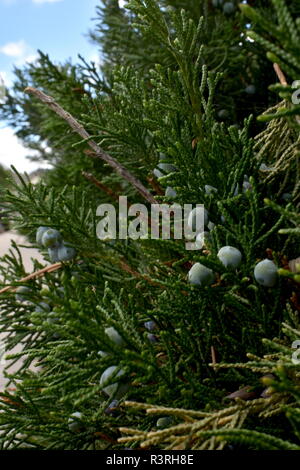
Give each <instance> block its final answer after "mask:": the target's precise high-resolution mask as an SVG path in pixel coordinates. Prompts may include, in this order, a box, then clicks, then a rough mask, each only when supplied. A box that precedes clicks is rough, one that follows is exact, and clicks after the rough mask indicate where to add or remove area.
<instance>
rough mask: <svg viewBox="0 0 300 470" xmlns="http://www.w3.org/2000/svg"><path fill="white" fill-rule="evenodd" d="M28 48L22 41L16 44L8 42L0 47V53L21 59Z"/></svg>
mask: <svg viewBox="0 0 300 470" xmlns="http://www.w3.org/2000/svg"><path fill="white" fill-rule="evenodd" d="M27 49H28V46H27V44H26V42H25V41H24V39H21V41H17V42H8V43H6V44H4V46H1V47H0V53H2V54H4V55H7V56H9V57H22V56H24V54H25V53H26V50H27Z"/></svg>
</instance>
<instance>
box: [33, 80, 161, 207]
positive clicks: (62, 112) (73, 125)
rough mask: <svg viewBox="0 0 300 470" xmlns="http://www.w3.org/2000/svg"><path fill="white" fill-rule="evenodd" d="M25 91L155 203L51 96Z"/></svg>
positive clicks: (96, 154) (40, 92) (149, 194)
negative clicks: (63, 121) (59, 118)
mask: <svg viewBox="0 0 300 470" xmlns="http://www.w3.org/2000/svg"><path fill="white" fill-rule="evenodd" d="M25 93H29V94H30V95H34V96H35V97H36V98H38V99H39V100H40V101H41V102H42V103H45V104H46V105H47V106H48V107H49V108H50V109H52V110H53V111H54V112H55V113H56V114H58V116H60V117H61V118H62V119H64V120H65V121H66V122H67V123H68V124H69V126H70V127H71V128H72V129H73V130H74V131H75V132H77V134H79V135H80V137H82V138H83V139H84V140H86V141H87V144H88V145H89V146H90V147H91V148H92V149H93V151H94V152H95V156H96V157H98V158H100V159H101V160H103V161H105V162H106V163H108V164H109V165H110V166H111V167H112V168H113V169H114V170H115V171H116V172H117V173H119V175H120V176H121V177H122V178H124V179H125V180H127V181H128V182H129V183H130V184H132V185H133V186H134V187H135V188H136V190H137V191H138V192H139V193H140V194H141V195H142V196H143V198H144V199H146V200H147V201H148V202H150V203H151V204H157V201H156V200H155V199H154V197H153V196H152V194H151V193H150V192H149V191H148V189H147V188H146V187H145V186H144V185H143V184H142V183H141V181H139V180H138V179H137V178H136V177H135V176H133V175H132V174H131V173H130V172H129V171H128V170H126V168H124V167H123V165H121V164H120V163H119V162H118V161H117V160H115V159H114V158H113V157H111V156H110V155H109V154H108V153H106V152H104V150H103V149H102V148H101V147H99V145H97V144H96V142H95V141H94V140H92V139H91V136H90V135H89V133H88V132H87V131H86V130H85V129H84V127H83V126H82V125H81V124H79V122H78V121H76V119H75V118H74V117H73V116H72V115H71V114H70V113H68V112H67V111H65V110H64V109H63V108H62V107H61V106H60V105H59V104H57V103H56V101H54V99H53V98H52V97H51V96H48V95H46V94H45V93H43V92H42V91H40V90H37V89H36V88H32V87H27V88H26V89H25Z"/></svg>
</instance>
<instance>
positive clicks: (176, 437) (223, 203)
mask: <svg viewBox="0 0 300 470" xmlns="http://www.w3.org/2000/svg"><path fill="white" fill-rule="evenodd" d="M257 3H258V4H259V5H258V7H260V6H261V5H260V4H261V3H262V4H264V3H265V2H257ZM274 4H275V6H276V9H275V10H272V12H270V15H272V17H273V15H274V17H275V15H276V14H277V15H278V18H279V22H280V28H281V29H282V25H283V24H285V27H289V28H291V29H293V27H294V26H293V25H294V19H293V15H295V12H294V11H292V16H287V13H286V11H287V10H286V9H285V7H284V8H283V6H282V2H275V1H274ZM259 10H260V8H258V11H259ZM255 11H256V10H255ZM244 12H245V13H247V14H249V15H252V17H251V20H252V21H253V22H254V21H255V23H256V22H258V23H259V21H261V18H263V16H262V15H260V16H257V15H259V13H255V15H256V16H253V13H252V10H251V11H250V13H249V9H246V10H245V8H244ZM97 13H98V21H99V20H101V21H102V23H101V24H99V23H97V26H96V28H95V30H94V31H93V32H92V33H91V36H92V38H93V40H94V41H96V42H97V43H98V44H99V46H100V47H101V49H102V52H103V54H104V65H103V67H102V68H101V70H98V69H97V66H96V65H95V64H89V63H87V62H86V61H85V60H84V59H83V58H81V60H80V63H79V64H77V65H73V64H71V63H66V64H64V65H60V64H55V63H54V62H53V61H51V60H50V58H49V57H48V56H47V55H46V54H44V53H40V57H39V61H38V63H36V64H32V65H28V66H26V67H25V68H24V69H22V70H16V83H15V85H14V90H13V92H12V93H11V94H10V95H9V97H8V101H7V103H6V104H5V105H4V106H3V107H2V111H1V112H2V117H5V118H6V119H8V120H10V122H11V123H12V122H13V123H14V125H15V126H16V128H17V134H18V136H19V137H20V138H22V139H23V141H24V142H25V144H26V145H28V147H30V148H34V149H35V150H37V151H38V152H39V157H38V158H39V159H41V160H46V161H48V162H50V163H51V164H52V166H53V168H52V169H51V170H50V171H49V172H47V174H46V175H45V176H44V177H43V178H42V181H41V182H40V183H38V184H35V185H33V184H32V183H31V182H30V181H29V180H28V179H27V178H26V177H24V178H23V177H22V176H21V175H18V178H17V179H18V181H17V182H16V184H15V185H14V186H13V187H12V188H10V189H9V190H8V191H6V194H5V201H4V204H3V205H4V209H5V212H6V214H8V215H9V216H10V218H11V220H12V223H13V226H14V228H16V229H17V230H21V231H22V233H25V234H26V235H27V237H28V241H29V242H30V245H31V246H37V245H36V241H35V235H36V230H37V229H38V227H40V226H47V227H51V228H53V229H56V230H59V232H60V233H61V235H62V237H63V239H64V241H65V242H66V243H68V244H69V245H70V246H71V247H73V248H75V249H76V253H77V256H76V258H74V259H73V260H71V261H69V262H66V263H62V264H54V265H50V266H47V267H46V268H45V265H44V264H43V265H42V264H39V263H37V262H35V265H34V273H33V274H31V275H29V276H28V273H26V272H25V269H24V266H23V262H22V259H21V257H20V252H19V249H18V247H17V246H13V247H12V249H11V251H10V252H9V253H8V254H7V255H6V256H5V257H3V259H2V260H1V265H0V273H1V277H2V285H3V287H6V289H4V291H3V292H2V293H1V294H0V305H1V318H0V325H1V333H3V334H4V335H5V345H6V350H7V351H8V353H9V357H8V359H7V361H8V364H7V365H8V366H9V365H10V364H11V363H12V362H15V361H17V360H20V359H21V362H18V366H17V370H16V371H15V372H13V373H12V372H9V367H8V368H7V371H6V376H7V379H8V386H9V387H7V388H6V390H5V391H4V392H3V393H2V394H1V396H2V400H1V402H0V409H1V413H0V446H1V448H2V449H7V448H8V449H12V448H23V447H27V446H29V447H32V448H35V449H82V450H83V449H94V448H95V449H105V448H114V449H118V448H122V445H123V444H124V442H126V443H127V445H128V443H129V445H131V446H132V447H133V448H135V447H137V446H139V445H140V444H141V445H142V446H145V447H149V446H150V447H151V446H154V447H159V448H164V449H169V448H177V446H179V447H178V448H196V449H215V448H219V449H223V448H227V447H228V445H229V443H230V442H233V443H237V444H238V445H240V446H241V447H242V448H243V449H256V448H258V449H286V450H287V449H293V450H294V449H297V450H298V449H299V430H298V427H299V426H298V425H299V413H300V412H299V372H298V369H297V367H298V368H299V366H298V365H297V364H294V363H293V362H292V361H291V355H292V350H291V343H292V341H294V340H296V339H297V338H298V337H299V295H300V293H299V283H298V279H297V274H298V273H297V272H296V273H293V274H292V273H291V271H288V270H287V267H288V262H289V261H290V260H292V259H295V258H296V257H297V256H299V252H298V251H297V250H298V249H299V239H298V238H297V236H298V235H299V223H298V222H299V220H298V219H299V215H298V207H299V157H298V133H297V129H296V128H295V126H294V125H293V122H291V120H286V119H283V118H281V119H278V120H272V121H271V122H270V123H269V124H268V125H267V126H266V127H265V128H262V127H261V126H262V125H261V124H257V123H256V122H255V120H254V119H253V114H254V115H255V116H257V114H258V113H261V112H262V111H265V110H266V108H269V106H270V105H272V104H273V103H272V99H271V97H270V95H269V94H268V91H267V90H268V86H269V85H270V84H271V82H272V81H273V77H272V76H270V74H269V75H268V73H267V72H268V71H270V69H271V66H270V64H269V62H268V61H267V60H265V58H264V53H263V51H262V50H261V49H260V43H261V42H262V41H258V40H257V41H255V42H254V43H250V42H249V41H247V40H246V38H245V34H244V33H243V34H244V35H243V36H241V33H242V31H244V27H245V17H244V16H243V15H242V14H241V13H240V12H239V10H238V9H236V11H235V13H234V15H232V16H229V15H224V13H223V12H222V10H221V9H216V8H214V7H213V6H212V3H211V2H210V1H201V2H195V1H192V0H190V1H188V2H182V1H180V0H178V1H176V2H168V1H161V2H156V1H155V2H154V1H153V0H145V1H142V0H132V1H130V2H128V9H127V10H126V11H125V10H123V9H120V8H119V7H118V4H117V2H116V1H111V0H110V1H108V0H107V1H105V2H103V5H102V6H101V7H98V9H97ZM256 20H257V21H256ZM259 24H260V28H262V29H263V28H265V27H266V26H268V23H266V22H265V20H264V22H262V23H259ZM295 24H297V23H295ZM280 28H277V27H275V26H274V27H273V28H272V29H269V34H272V35H275V33H276V34H277V33H278V31H279V30H280ZM277 30H278V31H277ZM280 31H281V30H280ZM260 32H261V31H260ZM294 32H295V31H294ZM278 34H279V33H278ZM274 37H276V40H278V41H283V37H284V41H283V42H282V47H283V50H284V51H287V52H286V53H287V54H289V53H290V52H289V51H290V47H292V46H291V45H292V44H294V43H295V36H293V37H292V36H291V39H290V40H289V38H288V37H286V36H284V35H283V33H282V34H279V36H278V37H277V36H274ZM270 40H271V39H270ZM271 44H272V45H273V42H272V41H271ZM276 47H278V46H276ZM288 57H290V56H288ZM290 65H292V62H291V63H290ZM297 66H298V62H297ZM287 72H288V70H287ZM248 84H255V86H256V87H257V90H258V91H257V94H255V96H254V97H253V99H252V98H251V99H249V96H246V92H245V86H246V85H248ZM26 86H32V87H37V88H40V89H41V90H43V91H44V92H46V93H48V94H50V95H51V96H52V97H53V98H54V99H55V100H56V101H57V103H59V104H60V105H61V106H62V107H63V108H64V109H66V111H68V112H70V113H71V114H72V115H74V116H75V117H76V118H77V119H78V120H79V121H80V123H81V124H82V125H83V126H84V127H85V128H86V130H87V131H88V132H89V134H90V135H91V136H92V138H93V140H94V141H95V142H96V143H97V144H99V145H100V146H101V148H102V149H104V150H105V151H106V152H108V153H109V154H110V155H111V156H113V157H114V158H115V159H116V160H118V162H120V163H121V164H122V165H124V166H125V167H126V168H127V169H128V170H129V171H131V172H132V173H133V174H134V175H135V176H136V177H137V178H139V180H140V181H141V182H142V183H143V184H144V185H145V186H146V187H147V188H148V189H149V191H151V192H152V194H153V196H154V197H155V198H156V199H157V201H158V202H173V200H172V198H171V197H170V196H167V193H166V188H167V187H171V188H173V189H175V190H176V194H177V196H176V202H179V203H181V204H185V203H190V204H196V203H203V204H204V205H205V208H206V209H207V211H208V214H209V220H210V222H211V223H213V224H214V225H213V226H211V229H210V239H209V240H208V241H207V243H206V246H205V247H204V248H203V249H201V250H200V251H188V250H186V249H185V243H184V240H173V239H171V240H150V239H145V240H131V239H126V240H107V241H102V240H99V239H98V238H97V230H96V229H97V223H98V218H97V217H96V210H97V207H98V206H99V204H101V203H103V202H110V203H113V204H115V205H116V200H117V199H118V196H119V195H126V196H128V201H129V203H133V202H144V201H143V200H142V197H141V195H138V194H137V193H136V191H135V189H134V188H133V187H131V186H130V185H129V183H128V182H127V181H125V180H123V179H122V178H121V177H120V176H119V175H118V174H116V173H114V172H112V169H111V168H108V166H107V165H105V164H104V163H103V162H102V161H101V160H100V159H99V158H93V157H94V155H93V154H92V153H91V151H90V150H89V149H88V147H87V142H86V141H79V139H78V137H77V136H76V135H75V134H74V133H73V132H71V131H70V129H69V128H68V125H67V123H66V122H65V121H63V120H61V119H60V118H58V117H57V116H55V114H54V113H53V111H52V110H51V109H50V108H48V107H47V106H45V105H44V104H42V103H40V102H38V101H37V100H36V99H35V98H29V97H28V95H26V94H25V93H24V88H25V87H26ZM256 95H257V96H256ZM273 98H274V96H273ZM279 106H280V105H278V104H277V103H276V104H274V106H273V107H271V108H269V111H267V112H269V113H270V112H272V111H274V110H275V109H277V108H278V107H279ZM220 111H225V113H220ZM226 113H227V114H226ZM224 116H227V117H224ZM234 123H235V124H234ZM162 157H165V160H164V162H165V163H169V164H172V165H173V166H174V168H175V170H174V171H172V172H170V173H168V174H166V175H164V176H162V177H160V178H158V179H156V178H155V177H154V176H153V170H154V169H155V168H156V167H157V164H158V163H159V161H160V162H161V160H160V159H161V158H162ZM262 164H263V166H262ZM206 185H211V186H213V187H215V188H216V189H217V191H213V192H211V193H208V192H207V190H206V188H205V186H206ZM286 193H288V194H290V198H289V201H286V199H284V198H283V196H284V194H286ZM285 234H286V235H287V236H285ZM225 245H231V246H234V247H236V248H238V249H239V250H240V252H241V253H242V262H241V265H240V266H239V267H238V268H237V269H235V270H231V269H226V268H225V267H224V266H223V265H222V263H221V262H220V261H219V259H218V257H217V253H218V251H219V249H220V248H221V247H222V246H225ZM38 248H39V249H40V250H41V252H42V253H43V255H44V257H45V264H46V263H47V264H49V255H48V252H47V250H43V248H41V247H38ZM264 258H269V259H273V260H274V262H275V263H276V265H277V266H278V268H280V269H279V273H280V274H285V275H284V276H278V280H277V282H276V285H275V286H274V287H272V288H266V287H263V286H261V285H259V284H258V283H257V282H256V281H255V278H254V268H255V265H256V264H257V262H258V261H260V260H262V259H264ZM195 262H200V263H202V264H203V265H204V266H206V267H208V268H210V269H211V270H213V272H214V273H215V282H214V283H213V284H212V285H210V286H204V287H200V286H193V285H191V284H189V283H188V281H187V279H188V272H189V270H190V268H191V267H192V265H193V263H195ZM286 272H288V275H286ZM19 287H27V290H25V292H24V290H23V291H22V292H20V291H19V290H18V288H19ZM16 289H17V292H16ZM44 304H46V307H45V305H44ZM43 306H44V307H43ZM149 320H151V321H154V322H155V325H156V328H155V330H154V331H153V332H152V336H150V337H149V331H147V328H146V327H145V325H144V323H145V322H147V321H149ZM282 322H284V328H283V329H282ZM111 327H113V328H114V329H115V330H116V331H117V332H118V333H119V335H120V336H121V337H122V339H123V343H122V344H116V343H115V342H114V341H113V340H111V339H110V338H109V337H108V335H107V334H106V333H105V329H106V328H111ZM274 337H277V338H278V339H277V340H276V341H271V340H273V339H274ZM263 338H265V340H264V341H263ZM16 345H18V346H19V347H20V348H21V351H20V352H18V353H14V354H11V351H12V349H13V348H14V347H15V346H16ZM266 348H268V349H271V348H275V351H276V352H275V353H274V354H269V351H267V355H266ZM247 355H248V358H249V362H246V359H247ZM111 366H117V370H122V371H123V372H124V373H123V376H122V377H121V378H120V377H118V379H117V380H118V382H120V383H121V382H124V384H125V383H126V384H128V385H129V388H128V390H127V392H126V394H125V395H124V397H123V398H122V399H118V403H117V404H115V406H114V408H115V409H109V406H110V405H111V403H112V400H113V398H114V397H113V396H112V397H109V398H108V396H107V394H106V393H105V390H104V389H105V388H106V386H107V385H110V384H112V383H114V382H115V381H116V377H112V378H111V379H110V380H109V381H108V382H107V383H106V384H104V385H103V384H102V385H100V377H101V376H102V374H103V372H104V371H105V370H106V369H107V368H108V367H111ZM258 374H259V376H258ZM265 374H272V380H271V382H270V384H268V386H269V387H271V388H272V393H271V394H270V396H267V397H266V396H265V397H264V396H261V393H262V392H263V387H264V386H263V385H262V383H261V381H260V378H261V376H262V375H265ZM264 380H265V379H264ZM243 386H247V387H250V388H251V390H253V391H254V392H253V393H255V394H256V395H255V399H254V400H251V401H250V400H248V399H245V400H242V399H238V400H236V402H235V403H234V404H233V405H232V404H230V405H228V404H227V403H228V402H226V397H227V399H228V394H229V393H230V392H232V390H235V389H237V388H241V387H243ZM127 400H131V402H129V403H128V402H127ZM132 408H133V409H134V410H132ZM145 409H147V410H148V413H147V415H145V414H144V413H143V410H145ZM74 412H80V413H81V418H80V423H79V424H78V426H77V427H78V430H77V431H76V432H75V431H74V430H72V428H71V427H70V422H69V419H70V416H71V415H72V414H73V413H74ZM158 414H159V415H162V416H166V415H167V416H168V415H172V416H173V417H174V422H172V424H171V427H170V428H167V429H163V430H157V431H156V432H153V430H155V426H156V421H157V415H158ZM261 420H263V423H262V422H261ZM137 428H138V430H139V431H138V433H136V431H135V430H136V429H137ZM128 430H129V431H128ZM2 431H5V432H4V433H2V434H1V432H2ZM182 431H184V433H183V434H182ZM129 432H130V433H131V437H130V438H128V437H124V435H126V434H127V433H129ZM132 433H133V434H132Z"/></svg>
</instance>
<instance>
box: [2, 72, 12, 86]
mask: <svg viewBox="0 0 300 470" xmlns="http://www.w3.org/2000/svg"><path fill="white" fill-rule="evenodd" d="M1 78H2V80H3V82H4V85H5V87H6V88H10V87H11V86H12V84H13V80H12V79H13V77H12V74H11V73H10V72H7V71H4V70H0V82H1Z"/></svg>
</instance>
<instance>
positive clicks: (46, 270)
mask: <svg viewBox="0 0 300 470" xmlns="http://www.w3.org/2000/svg"><path fill="white" fill-rule="evenodd" d="M61 266H62V263H55V264H51V265H50V266H46V267H45V268H43V269H40V270H39V271H36V272H34V273H31V274H28V276H26V277H23V278H22V279H20V280H19V281H18V282H19V283H20V284H22V283H24V282H27V281H30V280H31V279H37V278H39V277H43V276H44V274H46V273H53V272H54V271H57V270H58V269H59V268H60V267H61ZM16 289H17V287H16V286H7V287H4V288H3V289H1V290H0V294H4V293H5V292H8V291H12V292H15V291H16Z"/></svg>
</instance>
